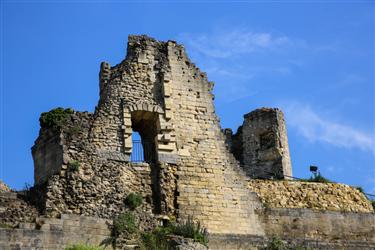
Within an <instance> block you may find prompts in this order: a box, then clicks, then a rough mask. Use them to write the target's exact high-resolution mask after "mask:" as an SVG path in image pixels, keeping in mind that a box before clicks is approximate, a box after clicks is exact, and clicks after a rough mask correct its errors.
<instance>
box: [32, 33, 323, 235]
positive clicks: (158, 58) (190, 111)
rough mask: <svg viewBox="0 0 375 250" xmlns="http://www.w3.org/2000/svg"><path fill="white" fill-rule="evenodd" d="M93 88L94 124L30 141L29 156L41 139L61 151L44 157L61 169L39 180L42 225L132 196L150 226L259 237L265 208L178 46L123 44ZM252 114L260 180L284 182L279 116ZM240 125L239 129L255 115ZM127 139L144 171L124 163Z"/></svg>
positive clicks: (102, 212)
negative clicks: (136, 145)
mask: <svg viewBox="0 0 375 250" xmlns="http://www.w3.org/2000/svg"><path fill="white" fill-rule="evenodd" d="M99 81H100V100H99V102H98V106H97V107H96V109H95V113H94V114H89V113H81V112H74V114H72V115H70V117H69V119H68V120H67V121H66V124H65V125H64V126H63V128H62V129H61V130H55V131H54V132H53V133H50V134H48V133H49V132H48V133H47V131H43V129H44V128H42V131H41V133H40V135H41V137H40V138H39V139H38V140H37V141H36V144H37V145H36V148H39V147H40V148H43V145H45V143H44V142H45V141H49V139H48V138H59V140H60V141H59V145H60V144H61V145H62V151H61V152H60V151H57V150H55V149H54V148H52V149H51V150H52V153H53V152H55V153H56V152H57V153H59V154H62V155H61V159H62V162H61V163H60V162H59V164H57V165H58V167H57V168H55V167H52V170H53V171H52V172H48V171H46V172H43V173H40V174H39V176H43V174H45V176H48V181H47V182H45V183H44V184H45V186H46V191H45V193H44V195H45V197H43V200H45V206H44V211H43V212H44V214H45V215H46V216H48V217H58V216H60V215H61V214H66V213H68V214H80V215H89V216H97V217H101V218H112V217H113V216H115V215H117V214H118V213H120V212H122V211H125V210H126V209H127V208H126V206H125V204H124V201H125V199H126V196H127V195H128V194H129V193H139V194H141V195H142V196H143V198H144V201H145V202H144V204H143V206H142V207H140V208H139V211H141V212H142V213H143V214H146V215H147V216H148V218H151V219H150V220H152V218H153V217H158V215H160V214H162V215H169V216H176V217H177V220H183V219H186V218H188V217H190V216H192V217H193V219H195V220H199V221H200V222H201V223H202V224H203V226H204V227H206V228H207V229H208V231H209V232H210V233H212V234H236V235H247V236H249V235H252V237H255V236H259V237H261V238H262V237H265V236H266V232H267V230H268V231H269V229H267V230H266V228H267V227H268V226H269V221H268V220H267V218H266V217H264V216H263V213H264V207H263V205H262V203H261V201H260V199H259V197H258V196H257V195H256V193H255V192H254V191H255V190H253V191H251V189H249V182H248V181H249V178H248V177H247V176H246V173H245V172H244V171H243V169H242V168H241V167H240V165H239V163H238V161H237V160H236V158H235V157H234V156H233V155H232V154H231V153H230V152H229V150H228V146H227V145H226V143H225V136H224V134H223V133H222V131H221V128H220V124H219V119H218V118H217V116H216V114H215V109H214V105H213V98H214V96H213V94H212V88H213V83H212V82H210V81H208V79H207V77H206V75H205V74H204V73H202V72H200V70H199V69H198V68H197V67H196V66H195V65H194V64H193V63H191V62H190V60H189V58H188V57H187V55H186V53H185V50H184V48H183V46H181V45H178V44H176V43H175V42H173V41H168V42H159V41H156V40H154V39H152V38H148V37H146V36H130V37H129V43H128V52H127V56H126V59H125V60H124V61H122V62H121V63H120V64H118V65H116V66H114V67H110V66H109V64H108V63H102V65H101V71H100V74H99ZM257 112H260V113H261V114H260V115H259V116H260V117H258V118H256V119H255V125H254V123H253V125H254V126H255V127H254V129H255V132H254V133H255V134H256V135H257V136H258V137H257V138H252V139H251V140H252V141H253V142H254V143H258V144H259V145H263V144H262V143H263V142H267V143H268V142H269V141H271V142H272V143H271V144H270V145H271V146H270V147H269V148H268V146H267V148H263V149H262V148H261V149H259V148H255V150H257V152H258V153H260V154H262V155H263V156H262V157H263V158H262V157H260V156H259V155H258V156H256V157H258V158H259V157H260V158H261V161H259V162H256V164H258V163H259V164H258V165H259V167H260V171H261V172H262V173H266V172H265V168H262V166H261V165H262V164H263V163H265V162H266V163H267V164H268V163H269V162H271V163H272V164H275V165H272V166H274V167H275V168H276V170H277V171H276V170H275V169H273V171H274V170H275V173H278V174H277V175H276V176H277V177H280V176H284V175H291V172H290V171H291V170H290V168H289V167H290V165H289V167H288V160H289V152H288V151H287V150H286V148H287V141H286V132H285V124H284V123H283V119H282V114H281V112H279V111H278V110H273V109H272V110H268V109H267V110H260V111H257ZM257 112H256V113H257ZM263 112H264V113H266V114H267V115H268V114H270V117H271V118H269V117H268V116H267V115H266V114H264V115H262V114H263ZM257 114H258V113H257ZM247 117H248V118H246V119H245V123H246V122H248V121H250V120H251V119H250V117H252V115H249V116H247ZM268 118H269V119H268ZM246 126H247V124H244V127H243V128H242V129H241V130H239V131H240V133H241V134H242V139H241V141H242V142H245V143H242V144H241V145H242V147H245V146H246V145H245V144H246V143H247V142H246V141H247V137H246V136H247V135H250V134H252V133H253V132H249V131H245V127H246ZM262 126H265V128H266V130H265V131H261V130H260V129H261V127H262ZM134 131H136V132H139V133H140V135H141V139H142V142H146V141H147V142H151V143H152V145H154V148H153V151H154V152H153V153H154V155H155V158H150V159H147V163H141V164H138V163H132V162H130V156H131V153H132V151H133V144H132V134H133V132H134ZM241 131H242V132H241ZM44 133H46V134H48V136H47V137H48V138H44ZM264 133H266V135H265V137H264V138H263V137H262V136H263V135H264ZM268 133H271V134H272V135H269V134H268ZM233 138H234V139H233V141H232V145H237V146H238V145H239V144H238V142H239V141H240V139H239V138H238V136H237V137H233ZM262 138H263V139H262ZM249 140H250V139H249ZM251 140H250V141H251ZM267 143H266V144H267ZM258 144H257V145H258ZM259 145H258V146H259ZM267 145H268V144H267ZM242 147H239V148H242ZM243 150H244V152H245V151H246V152H249V150H248V149H243ZM267 155H269V156H270V157H267ZM275 155H276V156H277V157H276V156H275ZM242 156H243V158H244V157H245V154H242ZM59 157H60V156H59ZM258 158H257V159H258ZM260 158H259V159H260ZM260 163H262V164H260ZM57 165H56V166H57ZM258 165H257V166H258ZM267 166H268V165H267ZM43 167H44V168H45V167H48V164H47V165H43ZM55 169H58V171H55ZM288 171H289V172H288ZM43 178H44V177H43ZM43 178H40V179H41V180H42V179H43ZM43 180H44V179H43ZM261 198H262V196H261ZM155 215H157V216H155ZM276 216H277V214H270V215H269V217H275V218H276ZM280 216H281V215H280ZM293 216H294V215H292V216H291V218H292V219H294V217H293ZM146 220H147V219H146ZM285 223H290V222H288V221H287V220H286V222H285ZM309 230H311V231H313V230H319V228H318V227H316V228H315V229H314V228H311V229H309ZM269 232H271V231H269Z"/></svg>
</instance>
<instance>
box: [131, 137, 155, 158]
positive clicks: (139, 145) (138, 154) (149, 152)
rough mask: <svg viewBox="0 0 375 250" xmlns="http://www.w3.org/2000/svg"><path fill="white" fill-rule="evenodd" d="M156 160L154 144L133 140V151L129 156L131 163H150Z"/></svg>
mask: <svg viewBox="0 0 375 250" xmlns="http://www.w3.org/2000/svg"><path fill="white" fill-rule="evenodd" d="M155 160H156V153H155V143H154V142H149V141H142V140H133V150H132V153H131V155H130V161H131V162H147V163H152V162H155Z"/></svg>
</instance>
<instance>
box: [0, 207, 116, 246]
mask: <svg viewBox="0 0 375 250" xmlns="http://www.w3.org/2000/svg"><path fill="white" fill-rule="evenodd" d="M110 223H111V222H110V221H107V220H103V219H99V218H94V217H83V216H76V215H65V214H64V215H62V216H61V218H59V219H52V218H43V217H39V218H37V220H36V222H34V223H22V224H20V225H19V227H18V228H16V229H9V228H0V249H3V250H14V249H20V250H30V249H35V250H36V249H45V250H59V249H64V248H65V247H66V246H69V245H72V244H79V243H80V244H82V243H85V244H92V245H99V244H100V243H101V242H102V241H103V240H105V239H106V238H108V237H109V236H110V230H109V229H108V226H109V225H110ZM106 249H111V248H110V247H107V248H106Z"/></svg>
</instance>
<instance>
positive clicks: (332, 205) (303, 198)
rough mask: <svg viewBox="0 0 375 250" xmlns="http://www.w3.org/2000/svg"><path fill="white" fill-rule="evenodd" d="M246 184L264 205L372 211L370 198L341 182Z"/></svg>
mask: <svg viewBox="0 0 375 250" xmlns="http://www.w3.org/2000/svg"><path fill="white" fill-rule="evenodd" d="M249 188H250V190H251V191H253V192H255V193H257V194H258V196H259V197H260V199H261V201H262V202H263V203H264V204H265V206H267V207H273V208H312V209H317V210H330V211H343V212H361V213H372V212H374V210H373V207H372V205H371V202H370V201H369V200H368V199H367V198H366V196H365V195H364V194H363V193H362V192H360V191H359V190H358V189H356V188H353V187H350V186H348V185H345V184H339V183H316V182H303V181H269V180H251V181H249Z"/></svg>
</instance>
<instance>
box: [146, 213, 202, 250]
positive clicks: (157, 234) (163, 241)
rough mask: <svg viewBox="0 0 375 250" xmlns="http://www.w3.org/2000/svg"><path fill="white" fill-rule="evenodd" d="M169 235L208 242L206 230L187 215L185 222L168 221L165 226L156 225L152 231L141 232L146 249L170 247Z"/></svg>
mask: <svg viewBox="0 0 375 250" xmlns="http://www.w3.org/2000/svg"><path fill="white" fill-rule="evenodd" d="M171 235H177V236H182V237H184V238H189V239H193V240H194V241H196V242H199V243H201V244H203V245H205V246H207V244H208V233H207V230H206V229H205V228H204V227H202V226H201V224H200V223H199V222H194V221H193V220H192V218H191V217H189V218H188V219H187V220H186V221H185V222H182V223H170V224H168V225H167V226H165V227H157V228H155V229H154V230H153V231H152V232H147V233H143V234H142V241H143V245H144V247H145V248H146V249H170V246H171V243H170V237H169V236H171Z"/></svg>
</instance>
